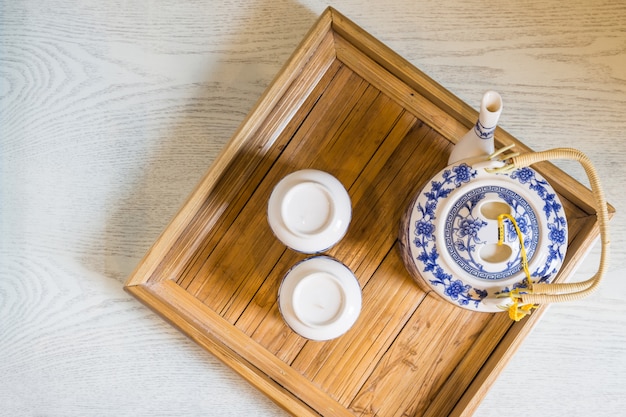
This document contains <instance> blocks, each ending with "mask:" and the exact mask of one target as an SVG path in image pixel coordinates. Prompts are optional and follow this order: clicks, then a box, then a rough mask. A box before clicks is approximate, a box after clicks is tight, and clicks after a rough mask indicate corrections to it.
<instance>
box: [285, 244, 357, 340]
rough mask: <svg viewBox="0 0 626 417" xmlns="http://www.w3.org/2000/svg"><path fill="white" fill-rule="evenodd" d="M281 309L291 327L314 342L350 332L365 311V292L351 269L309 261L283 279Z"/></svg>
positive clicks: (316, 259) (327, 259)
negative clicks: (362, 303) (362, 301)
mask: <svg viewBox="0 0 626 417" xmlns="http://www.w3.org/2000/svg"><path fill="white" fill-rule="evenodd" d="M278 306H279V308H280V312H281V314H282V316H283V319H284V320H285V322H286V323H287V324H288V325H289V327H290V328H291V329H292V330H293V331H295V332H296V333H298V334H299V335H301V336H302V337H306V338H307V339H311V340H319V341H322V340H329V339H334V338H336V337H339V336H341V335H342V334H344V333H345V332H347V331H348V330H349V329H350V328H351V327H352V325H354V323H355V322H356V320H357V318H358V316H359V313H360V311H361V288H360V286H359V283H358V281H357V279H356V277H355V276H354V274H353V273H352V271H350V269H349V268H348V267H347V266H345V265H344V264H342V263H341V262H339V261H337V260H335V259H333V258H330V257H328V256H316V257H313V258H308V259H305V260H303V261H301V262H299V263H298V264H296V265H295V266H294V267H292V268H291V269H290V270H289V272H288V273H287V274H286V275H285V277H284V278H283V281H282V283H281V285H280V289H279V290H278Z"/></svg>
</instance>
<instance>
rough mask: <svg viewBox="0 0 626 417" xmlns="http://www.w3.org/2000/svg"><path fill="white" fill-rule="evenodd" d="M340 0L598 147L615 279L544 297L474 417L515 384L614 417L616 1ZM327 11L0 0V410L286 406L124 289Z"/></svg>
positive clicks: (510, 393) (504, 398)
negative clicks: (577, 295) (564, 300)
mask: <svg viewBox="0 0 626 417" xmlns="http://www.w3.org/2000/svg"><path fill="white" fill-rule="evenodd" d="M333 6H334V7H336V8H337V9H339V10H340V11H341V12H342V13H344V14H345V15H346V16H349V17H350V18H351V19H352V20H354V21H356V22H357V23H359V24H360V25H362V26H363V27H364V28H365V29H366V30H367V31H369V32H370V33H372V34H373V35H374V36H376V37H377V38H379V39H381V40H382V41H384V42H385V43H386V44H387V45H389V46H390V47H392V48H393V49H394V50H396V51H398V52H399V53H400V54H401V55H402V56H404V57H405V58H406V59H407V60H408V61H409V62H411V63H413V64H415V65H417V66H418V67H419V68H421V69H422V70H424V71H425V72H426V73H427V74H428V75H429V76H431V77H432V78H433V79H435V80H436V81H437V82H439V83H440V84H442V85H444V86H445V87H446V88H447V89H449V90H450V91H451V92H452V93H453V94H455V95H457V96H459V97H460V98H462V99H463V100H464V101H466V102H467V103H470V104H472V106H473V107H476V104H475V103H477V101H478V98H479V97H480V96H481V95H482V92H483V91H484V90H486V89H488V88H495V89H497V90H498V91H500V92H501V93H502V95H503V97H504V100H505V110H504V113H503V116H502V118H501V121H500V123H501V126H502V127H504V128H505V129H506V130H507V131H509V132H511V133H512V134H514V135H515V136H516V137H518V138H519V139H521V140H522V141H523V142H524V143H526V144H528V145H529V146H530V147H532V148H534V149H547V148H550V147H555V146H562V145H564V144H566V145H571V146H574V147H577V148H579V149H581V150H583V151H584V152H585V153H587V154H588V155H589V156H590V157H591V159H592V160H593V161H594V162H595V163H596V165H597V167H598V169H599V170H600V173H601V176H602V178H603V180H604V183H605V187H606V189H607V194H608V200H609V201H610V202H611V203H613V204H614V205H615V206H616V208H617V212H618V216H617V217H616V218H615V219H614V220H613V221H612V242H613V247H614V249H613V252H614V254H613V259H612V264H611V270H610V273H609V276H607V278H606V280H605V282H604V283H603V285H602V286H601V288H600V290H599V291H598V293H597V294H595V295H594V296H592V297H591V298H589V299H587V300H583V301H581V302H576V303H572V304H566V305H555V306H552V307H550V309H549V310H548V312H547V313H548V314H545V315H544V316H543V317H542V319H541V322H540V323H539V325H538V327H537V328H536V329H535V330H534V332H533V333H532V334H531V335H530V336H529V337H528V338H527V339H526V340H525V342H524V344H523V345H522V347H521V348H520V349H519V350H518V352H517V353H516V355H515V356H514V357H513V358H512V359H511V361H510V363H509V364H508V365H507V367H506V369H505V370H504V372H503V373H502V374H501V376H500V378H499V379H498V380H497V381H496V382H495V384H494V386H493V388H492V390H491V391H490V393H489V394H488V395H487V397H486V398H485V400H484V402H483V403H482V405H481V406H480V407H479V409H478V411H477V412H476V414H475V415H476V416H487V417H492V416H501V415H502V414H503V410H508V408H507V407H508V406H509V405H510V404H514V403H516V402H518V401H520V399H523V400H524V407H525V408H524V410H525V412H526V413H527V414H531V415H542V416H561V415H571V416H578V415H580V416H582V415H603V416H621V415H622V414H623V413H622V412H623V409H624V407H626V403H625V398H626V391H625V389H626V388H625V387H626V383H625V380H624V376H623V375H624V370H626V353H625V352H624V346H626V339H625V337H626V336H625V331H624V329H625V328H626V323H625V319H624V317H626V315H625V314H624V306H623V301H622V296H621V294H624V293H626V286H625V285H626V284H625V283H624V280H623V277H624V275H625V272H626V264H625V259H626V257H624V256H623V249H622V248H623V247H624V239H625V237H626V223H625V222H624V220H623V216H622V215H621V214H619V213H623V212H624V210H625V209H626V201H625V197H624V193H623V192H622V188H623V186H622V183H623V180H624V178H626V169H625V168H624V165H623V161H624V160H625V158H626V145H625V142H624V133H623V132H624V131H626V124H625V123H626V122H625V120H626V114H625V112H626V110H625V109H626V98H625V97H626V73H625V72H624V68H626V22H625V20H624V15H626V8H625V6H624V3H623V2H621V1H617V0H616V1H600V2H598V1H595V2H588V1H584V0H578V1H571V2H568V4H567V5H564V4H563V2H557V1H528V2H519V4H518V3H516V2H508V3H507V2H504V3H503V2H500V3H493V2H487V1H472V2H461V1H453V2H445V3H442V2H435V1H420V2H414V1H408V0H392V1H388V2H378V3H376V2H365V1H363V0H340V1H336V2H334V3H333ZM325 7H326V2H320V1H317V0H306V1H302V2H298V3H296V2H293V1H286V0H279V1H274V2H262V1H258V2H234V1H233V2H200V1H191V2H185V3H184V4H181V3H180V2H168V1H157V0H149V1H143V2H134V1H129V2H122V3H102V2H96V1H92V0H87V1H82V2H78V1H69V0H68V1H61V0H59V1H48V2H45V3H43V4H42V3H40V2H27V1H23V2H22V1H19V2H8V1H5V2H2V3H0V178H1V180H0V181H1V182H0V184H1V185H0V219H1V220H0V352H1V353H2V356H3V358H4V360H3V361H2V362H1V363H0V376H1V378H0V403H1V404H2V406H3V411H2V413H6V415H13V416H15V415H18V416H19V415H23V416H30V415H42V414H44V415H64V416H66V415H76V416H78V415H81V416H89V415H111V414H115V415H128V416H131V415H133V416H136V415H181V416H192V415H199V414H202V415H214V416H218V415H219V416H224V415H233V416H235V415H267V416H270V415H271V416H275V415H283V414H284V413H283V412H282V411H281V410H280V409H279V408H277V407H276V406H275V405H274V404H273V403H271V402H269V401H268V400H267V399H266V398H265V397H264V396H263V395H261V394H260V393H258V392H257V391H256V390H255V389H253V388H252V387H250V386H249V385H248V384H247V383H245V382H244V380H243V379H242V378H240V377H239V376H237V375H236V374H234V373H233V372H232V371H231V370H229V369H227V368H225V367H224V366H223V365H221V364H220V363H219V362H218V361H216V360H215V359H214V358H213V357H212V356H210V355H207V354H206V353H205V352H204V351H203V350H202V349H201V348H199V347H197V346H196V345H195V344H194V343H192V342H191V341H189V340H188V339H186V338H184V337H183V336H181V335H180V334H179V333H178V332H177V331H175V330H173V329H172V328H170V326H169V325H167V324H165V323H163V322H162V321H161V320H160V319H159V318H157V317H156V316H155V315H153V314H152V313H150V312H149V311H148V310H147V309H145V308H144V307H143V306H141V305H139V304H138V303H137V302H136V301H135V300H134V299H132V298H131V297H129V296H128V295H127V294H125V293H123V292H122V291H121V286H122V282H123V281H124V279H125V278H126V277H127V276H128V275H129V274H130V273H131V272H132V270H133V269H134V267H135V266H136V265H137V263H138V262H139V260H140V258H141V257H142V256H143V254H144V253H145V252H146V250H147V249H148V248H149V247H150V245H151V244H152V243H153V242H154V241H155V239H156V238H157V237H158V236H159V234H160V233H161V231H162V230H163V229H164V227H165V226H166V225H167V223H168V221H169V219H170V218H171V217H172V216H173V215H174V214H175V213H176V211H177V210H178V209H179V207H180V206H181V205H182V204H183V203H184V201H185V200H186V198H187V196H188V195H189V194H190V192H191V191H192V189H193V188H194V187H195V185H196V184H197V183H198V181H199V180H200V179H201V177H202V175H203V174H204V172H205V171H206V168H207V166H208V165H210V163H211V162H212V161H213V160H214V159H215V158H216V157H217V155H218V154H219V152H220V151H221V149H222V148H223V146H224V144H225V143H226V141H227V140H228V139H229V138H230V137H231V136H232V135H233V133H234V132H235V130H236V129H237V127H238V126H239V125H240V123H241V122H242V120H243V119H244V117H245V115H246V114H248V112H249V111H250V109H251V108H253V106H254V103H255V102H256V101H257V99H258V97H260V96H261V94H262V93H263V91H264V89H265V87H266V86H267V85H269V83H270V82H271V80H272V79H273V78H274V76H275V74H276V73H277V72H278V70H279V69H280V67H281V66H282V65H283V63H284V62H285V61H286V60H287V59H288V57H289V56H290V54H291V53H292V51H293V50H294V49H295V48H296V46H297V45H298V42H299V41H300V39H302V37H303V36H304V34H305V32H306V30H307V28H309V27H310V25H311V24H312V23H313V22H314V21H315V19H316V18H317V16H318V14H319V13H320V12H321V11H322V10H323V9H324V8H325ZM559 166H562V167H563V168H564V169H565V170H566V171H567V172H568V173H570V174H571V175H573V176H574V177H576V178H578V179H579V180H581V181H584V176H583V174H582V173H581V172H580V171H579V170H578V168H577V167H576V166H574V165H569V164H559ZM365 191H366V190H363V192H365ZM596 250H597V249H594V250H593V251H592V252H591V254H590V256H589V258H588V261H587V262H585V263H584V264H583V265H582V267H581V269H580V272H579V274H580V277H581V278H583V277H586V276H588V275H589V273H590V272H592V271H593V269H594V267H595V261H594V260H595V259H597V253H596ZM164 385H167V387H168V389H163V387H164ZM520 385H521V388H520ZM511 387H516V389H512V388H511ZM448 389H452V388H448Z"/></svg>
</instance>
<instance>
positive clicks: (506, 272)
mask: <svg viewBox="0 0 626 417" xmlns="http://www.w3.org/2000/svg"><path fill="white" fill-rule="evenodd" d="M486 197H489V198H488V199H487V202H490V201H494V200H495V201H504V202H506V203H507V206H508V208H509V210H510V214H512V215H513V217H514V218H515V220H516V222H517V224H518V225H519V226H520V229H521V231H522V235H523V237H524V247H525V249H526V253H527V254H528V257H529V258H531V257H532V256H533V254H534V253H535V251H536V249H537V244H538V241H539V227H538V222H537V216H536V214H535V212H534V210H533V209H532V207H531V206H530V204H529V203H528V202H527V201H526V200H525V199H524V198H523V197H522V196H520V195H519V194H518V193H516V192H515V191H512V190H510V189H508V188H506V187H501V186H498V185H485V186H481V187H476V188H473V189H471V191H469V192H467V193H465V194H463V195H462V196H461V197H459V198H458V199H455V203H454V204H453V205H452V207H451V208H450V211H449V212H448V214H447V217H446V219H445V228H444V240H445V245H446V249H447V251H448V253H449V254H450V256H451V257H452V260H453V261H454V262H455V263H456V264H457V265H458V266H459V267H460V268H461V269H462V270H463V271H464V272H466V273H467V274H470V275H472V276H474V277H476V278H479V279H487V280H498V279H503V278H507V277H510V276H511V275H514V274H516V273H518V272H519V271H520V270H521V269H522V266H521V257H520V246H519V243H518V237H517V233H516V231H515V229H514V227H513V226H512V224H510V223H508V222H507V223H506V224H507V228H506V236H505V238H504V242H505V244H506V245H507V246H509V247H510V248H511V256H510V257H509V258H510V259H511V260H509V261H508V262H506V263H501V264H496V263H491V264H490V265H489V267H488V268H486V264H485V262H484V259H482V258H479V259H476V253H477V252H478V249H477V246H478V247H480V248H482V247H484V245H485V244H487V243H488V242H487V241H486V240H483V239H484V238H485V234H482V235H481V233H480V232H481V229H483V228H484V227H485V226H487V222H486V221H485V220H484V219H483V217H481V215H482V214H481V202H482V201H483V200H485V199H486ZM490 221H491V222H492V223H493V224H494V225H495V223H496V220H493V219H492V220H490ZM494 228H495V226H494ZM492 239H493V240H492V242H491V243H495V241H496V239H497V236H496V235H495V234H494V235H493V236H492Z"/></svg>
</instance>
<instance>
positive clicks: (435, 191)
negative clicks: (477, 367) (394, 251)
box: [413, 164, 487, 307]
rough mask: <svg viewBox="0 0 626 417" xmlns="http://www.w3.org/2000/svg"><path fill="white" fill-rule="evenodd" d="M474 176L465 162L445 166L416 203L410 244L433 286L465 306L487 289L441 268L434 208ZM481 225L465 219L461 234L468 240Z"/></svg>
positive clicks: (477, 302)
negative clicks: (454, 276) (469, 283)
mask: <svg viewBox="0 0 626 417" xmlns="http://www.w3.org/2000/svg"><path fill="white" fill-rule="evenodd" d="M475 176H476V170H474V169H472V168H471V167H470V166H468V165H467V164H461V165H458V166H454V167H452V169H446V170H445V171H444V172H443V175H442V181H432V182H431V184H430V185H431V187H430V190H429V191H426V192H424V195H425V196H426V202H425V203H424V204H422V203H418V204H417V206H416V210H417V211H418V213H419V215H420V216H421V217H420V219H419V220H417V221H416V222H415V229H414V239H413V244H414V245H415V247H416V248H417V249H418V251H419V253H418V255H417V260H418V261H420V262H421V263H422V265H423V271H424V272H430V273H431V274H432V275H433V277H434V279H431V280H430V283H431V284H432V285H442V286H443V288H444V294H445V295H446V296H448V297H450V298H451V299H452V300H454V301H456V302H457V303H458V304H459V305H462V306H466V305H468V304H470V303H474V305H475V306H476V307H477V306H478V304H479V303H480V302H481V301H482V299H483V298H485V297H486V296H487V291H485V290H483V289H479V288H473V287H472V286H471V285H466V284H464V283H463V281H461V280H459V279H453V277H452V275H451V274H449V273H447V272H446V271H444V269H443V268H442V267H441V265H439V263H438V262H437V259H438V258H439V252H438V251H437V245H436V243H435V242H434V240H435V237H434V233H435V224H434V221H435V220H436V219H435V210H436V208H437V204H438V202H439V201H440V200H442V199H444V198H446V197H448V195H449V194H450V193H451V192H452V191H454V190H455V189H457V188H459V187H460V186H461V185H463V184H465V183H468V182H469V181H470V180H471V179H472V178H474V177H475ZM480 227H481V225H480V223H477V222H476V220H473V221H468V222H467V223H466V224H465V225H464V227H463V232H462V233H465V234H466V236H468V237H469V240H471V239H472V237H473V236H474V235H475V232H476V230H477V228H480Z"/></svg>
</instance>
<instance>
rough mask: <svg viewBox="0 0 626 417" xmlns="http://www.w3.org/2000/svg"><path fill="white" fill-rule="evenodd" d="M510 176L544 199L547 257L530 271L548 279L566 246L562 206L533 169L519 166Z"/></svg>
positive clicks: (565, 225)
mask: <svg viewBox="0 0 626 417" xmlns="http://www.w3.org/2000/svg"><path fill="white" fill-rule="evenodd" d="M510 177H511V178H512V179H514V180H517V181H519V182H520V184H526V185H527V186H528V187H529V188H530V189H531V190H533V191H535V192H536V193H537V194H538V195H539V197H541V198H542V199H543V201H544V203H545V204H544V206H543V211H544V213H545V214H546V218H547V219H548V229H549V230H550V232H549V233H548V239H549V240H550V244H549V245H548V258H547V260H546V262H545V266H544V267H543V268H538V269H536V270H535V271H532V272H531V276H532V277H534V278H539V280H540V281H541V280H548V278H550V277H551V276H552V275H554V274H556V272H557V270H558V267H554V266H553V264H554V263H555V261H558V262H557V263H556V265H561V263H562V262H563V260H564V258H565V250H566V248H567V220H566V219H565V216H564V215H563V213H562V206H561V204H560V203H559V202H558V200H557V197H556V194H555V193H551V192H550V191H549V190H551V189H552V188H551V187H550V185H549V184H548V182H547V181H546V180H544V179H540V178H537V175H536V173H535V171H534V170H533V169H531V168H526V167H525V168H520V169H518V170H515V171H513V172H512V173H511V174H510Z"/></svg>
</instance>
